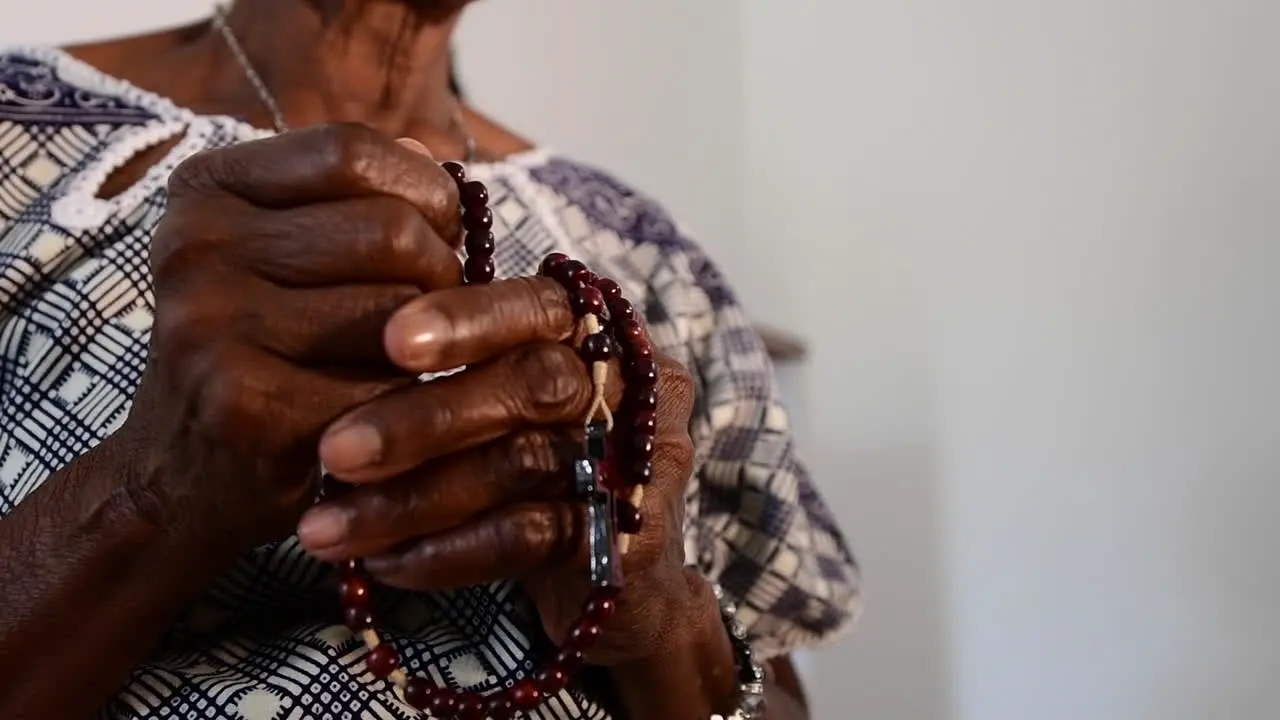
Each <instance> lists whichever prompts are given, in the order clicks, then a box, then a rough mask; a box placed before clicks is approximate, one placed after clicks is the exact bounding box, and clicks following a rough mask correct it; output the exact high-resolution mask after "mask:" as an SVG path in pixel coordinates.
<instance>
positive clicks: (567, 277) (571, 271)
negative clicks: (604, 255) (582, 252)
mask: <svg viewBox="0 0 1280 720" xmlns="http://www.w3.org/2000/svg"><path fill="white" fill-rule="evenodd" d="M588 272H590V271H589V270H587V266H586V265H583V264H582V262H581V261H578V260H567V261H565V262H562V263H560V264H559V265H556V266H555V267H553V268H551V273H550V276H551V278H552V279H554V280H555V281H556V282H558V283H560V284H561V285H564V286H565V287H566V288H567V289H570V290H572V289H573V288H575V287H577V284H580V283H581V282H582V278H583V277H585V275H586V273H588Z"/></svg>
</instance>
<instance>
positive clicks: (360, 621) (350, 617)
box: [342, 607, 374, 632]
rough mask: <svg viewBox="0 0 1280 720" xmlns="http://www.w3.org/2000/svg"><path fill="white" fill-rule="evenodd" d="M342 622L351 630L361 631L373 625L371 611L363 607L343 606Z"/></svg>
mask: <svg viewBox="0 0 1280 720" xmlns="http://www.w3.org/2000/svg"><path fill="white" fill-rule="evenodd" d="M342 622H343V623H344V624H346V626H347V627H348V628H350V629H351V632H362V631H364V630H368V629H370V628H372V627H373V624H374V619H373V613H372V612H370V611H369V609H368V608H363V607H348V608H343V610H342Z"/></svg>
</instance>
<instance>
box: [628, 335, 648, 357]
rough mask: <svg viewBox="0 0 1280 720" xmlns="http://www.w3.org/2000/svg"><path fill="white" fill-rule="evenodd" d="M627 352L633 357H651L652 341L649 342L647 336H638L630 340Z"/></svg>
mask: <svg viewBox="0 0 1280 720" xmlns="http://www.w3.org/2000/svg"><path fill="white" fill-rule="evenodd" d="M627 354H628V355H630V356H631V357H633V358H645V359H652V358H653V343H651V342H649V338H640V339H639V340H632V341H631V344H630V345H629V346H628V347H627Z"/></svg>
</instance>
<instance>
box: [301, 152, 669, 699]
mask: <svg viewBox="0 0 1280 720" xmlns="http://www.w3.org/2000/svg"><path fill="white" fill-rule="evenodd" d="M443 167H444V169H445V170H446V171H447V172H448V173H449V175H450V176H451V177H453V179H454V182H455V183H456V184H457V186H458V196H459V200H460V203H461V205H462V227H463V229H464V231H465V236H464V240H463V249H464V250H465V253H466V260H465V261H464V263H463V278H464V280H465V282H466V284H468V285H479V284H484V283H488V282H490V281H492V280H493V278H494V275H495V268H494V262H493V254H494V236H493V212H492V211H491V210H490V209H489V206H488V205H489V191H488V189H487V188H486V187H485V186H484V184H483V183H480V182H477V181H474V180H467V178H466V171H465V170H464V169H463V167H462V166H461V165H459V164H457V163H452V162H448V163H444V164H443ZM539 274H540V275H544V276H546V277H550V278H552V279H554V280H556V281H557V282H559V283H560V284H561V285H562V286H563V287H564V288H565V289H566V290H567V291H568V292H569V299H570V306H571V308H572V310H573V313H574V315H575V317H577V318H578V319H579V322H580V323H582V329H583V331H584V332H585V338H584V340H583V342H582V346H581V348H580V350H579V354H580V355H581V356H582V359H583V360H584V361H585V362H586V363H587V364H588V366H589V368H590V372H591V382H592V389H593V397H592V403H591V407H590V409H589V410H588V411H587V416H586V418H585V419H584V421H583V426H584V430H585V439H584V441H583V448H582V452H581V454H580V455H579V457H578V458H576V459H575V460H574V463H573V467H572V472H573V476H574V483H573V486H574V489H575V491H576V493H577V496H578V497H579V498H580V499H581V500H582V501H583V502H584V503H585V504H586V509H587V527H586V536H587V542H588V546H589V547H588V550H589V553H588V555H589V558H590V560H589V567H588V570H587V572H588V575H589V578H590V584H591V588H592V590H591V593H590V595H589V597H588V598H587V600H586V602H585V604H584V606H583V611H582V616H581V617H580V618H579V619H578V621H577V622H576V623H574V624H573V626H572V628H571V630H570V632H569V636H568V639H567V640H566V642H565V644H564V646H563V647H560V648H559V649H558V650H557V652H556V653H555V654H554V655H553V656H552V657H551V659H550V661H549V662H548V663H546V664H544V665H543V666H542V667H541V669H539V670H538V671H537V672H536V673H535V674H533V675H532V676H530V677H526V678H524V679H521V680H519V681H517V682H516V683H515V684H514V685H513V686H512V687H511V688H508V689H504V690H500V691H498V692H496V693H492V694H490V695H481V694H479V693H476V692H469V691H461V692H459V691H455V690H452V689H450V688H447V687H442V686H440V685H437V684H436V683H434V682H433V681H432V680H431V679H429V678H427V677H424V676H420V675H418V676H410V675H409V674H408V673H407V672H405V670H404V669H403V668H402V667H401V658H400V654H399V653H398V652H397V651H396V650H395V648H393V647H392V646H391V645H389V644H387V643H384V642H383V641H382V640H381V638H380V637H379V635H378V633H377V631H376V630H375V629H374V616H373V613H372V602H371V600H372V598H371V595H372V582H371V580H370V578H369V577H368V575H367V574H366V573H365V572H364V569H363V567H362V564H361V562H360V561H359V560H349V561H347V562H344V563H342V564H341V565H340V566H339V575H338V576H339V583H338V595H339V598H340V600H341V603H342V608H343V619H344V621H345V623H346V625H347V627H349V628H351V630H352V631H354V632H356V633H358V634H359V635H360V637H361V638H362V639H363V640H364V643H365V646H366V647H367V649H368V655H367V656H366V658H365V665H366V667H367V668H368V670H369V672H370V673H372V674H373V675H374V676H376V677H379V678H386V679H388V680H389V681H390V682H391V683H392V684H393V685H394V686H395V687H396V688H397V689H398V690H399V691H400V693H401V694H402V695H403V698H404V700H405V702H406V703H407V704H409V705H410V706H412V707H414V708H417V709H419V710H425V711H428V712H430V713H431V715H432V717H436V718H447V717H454V718H459V719H461V720H480V719H482V718H492V720H508V719H509V718H512V717H514V716H515V715H516V713H518V712H521V711H529V710H532V709H534V708H536V707H537V706H538V705H539V704H541V703H542V701H543V700H544V699H545V698H548V697H551V696H554V695H556V694H558V693H559V692H560V691H562V690H564V688H565V687H567V686H568V683H569V679H570V676H572V675H573V674H574V672H576V671H577V670H578V669H580V668H581V666H582V665H583V662H584V654H585V653H586V652H587V651H588V650H590V648H591V647H593V646H594V645H595V643H596V641H597V640H599V638H600V633H601V628H602V626H603V625H604V623H605V622H606V621H607V620H608V619H609V618H610V617H611V616H612V615H613V614H614V612H615V611H616V609H617V597H618V594H619V593H620V592H622V589H623V587H624V586H625V581H624V579H623V576H622V564H621V559H622V556H623V555H625V554H626V552H627V549H628V543H629V540H630V538H631V536H633V535H636V534H638V533H639V532H640V529H641V527H642V524H643V523H642V518H641V515H640V503H641V502H642V501H643V499H644V487H645V485H646V484H648V483H649V481H650V480H651V479H652V478H653V448H654V435H655V433H656V429H657V422H656V417H655V413H656V411H657V405H658V389H657V385H658V366H657V362H656V361H655V359H654V353H653V345H652V343H650V341H649V339H648V336H647V334H646V333H645V330H644V326H643V325H642V324H641V323H640V321H639V316H638V315H637V313H636V311H635V308H634V307H633V306H632V305H631V303H630V302H628V301H627V300H626V299H625V298H623V297H622V288H621V287H620V286H619V285H618V283H616V282H614V281H613V280H610V279H609V278H605V277H599V276H597V275H595V274H594V273H592V272H591V271H590V270H588V269H587V267H586V266H585V265H583V264H582V263H581V262H578V261H577V260H571V259H569V258H568V257H567V256H566V255H564V254H562V253H552V254H551V255H548V256H547V257H546V258H545V259H544V260H543V261H542V263H541V265H540V267H539ZM613 359H617V360H619V361H620V365H621V367H622V368H623V372H624V375H625V379H626V381H627V382H626V388H625V392H624V398H623V404H622V406H621V408H620V412H621V414H622V415H623V419H624V420H625V421H626V426H627V428H628V430H629V431H630V433H631V434H630V437H629V438H628V441H627V442H626V443H625V445H623V446H622V447H621V448H618V447H615V445H618V443H614V442H612V440H613V438H610V436H609V435H610V431H611V430H613V428H614V425H615V422H616V420H617V419H616V418H615V417H614V415H613V413H612V411H611V410H610V408H609V406H608V405H607V404H606V403H605V384H606V382H607V380H608V378H609V369H610V361H611V360H613ZM620 463H621V464H620ZM326 482H327V483H330V484H332V479H331V478H326Z"/></svg>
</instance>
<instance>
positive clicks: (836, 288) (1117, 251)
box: [744, 0, 1280, 720]
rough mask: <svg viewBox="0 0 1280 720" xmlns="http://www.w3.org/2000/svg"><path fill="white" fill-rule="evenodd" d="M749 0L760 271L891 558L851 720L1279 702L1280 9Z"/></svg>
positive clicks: (1087, 713) (849, 656)
mask: <svg viewBox="0 0 1280 720" xmlns="http://www.w3.org/2000/svg"><path fill="white" fill-rule="evenodd" d="M745 4H746V8H747V10H746V13H747V25H746V27H747V30H746V36H745V39H744V43H745V47H746V48H747V66H746V77H747V83H748V85H747V88H748V92H747V94H746V97H747V106H748V113H747V120H748V126H747V130H746V133H747V149H746V158H747V163H748V166H747V178H748V184H749V187H748V191H747V202H746V209H747V222H746V227H747V246H746V248H745V250H744V254H748V255H750V256H751V257H753V258H754V259H755V262H756V263H758V269H757V274H756V276H754V277H751V278H748V281H749V282H752V283H754V290H755V296H758V297H763V293H764V291H765V290H764V289H765V287H766V286H767V283H770V282H774V283H777V287H779V288H781V289H782V291H783V292H784V293H785V296H786V301H785V302H781V301H775V302H773V303H771V304H769V305H767V306H766V305H762V306H760V310H761V311H762V312H765V313H777V318H778V319H782V320H786V321H789V322H791V323H793V324H794V325H795V326H796V327H798V328H801V329H802V330H803V331H804V332H806V333H808V334H810V335H811V336H812V337H813V340H814V343H815V345H816V359H815V361H814V364H813V367H812V373H811V376H810V377H809V383H810V385H809V390H810V392H809V399H810V406H809V412H810V418H811V420H812V422H813V423H814V431H815V432H814V433H813V435H812V436H811V437H810V447H814V448H816V449H817V451H818V454H817V462H818V467H819V469H820V470H821V471H822V472H823V475H824V478H825V480H826V483H827V487H828V489H829V491H832V492H833V494H834V496H835V498H836V502H837V505H838V506H839V509H840V511H841V514H842V517H843V519H844V520H845V521H846V522H847V523H848V524H849V527H850V530H851V534H852V537H853V539H854V541H855V545H856V546H857V547H858V549H859V550H860V552H861V556H862V559H863V562H864V565H865V569H866V583H867V605H868V607H867V611H866V615H865V619H864V625H863V629H862V631H861V634H860V635H859V636H858V637H857V638H856V640H855V641H854V642H853V643H850V644H847V645H845V646H843V647H841V648H840V649H839V650H837V651H836V652H834V653H832V654H831V655H830V656H828V657H824V658H822V659H821V660H820V661H819V662H817V663H816V664H815V672H816V673H817V674H818V680H819V686H820V687H821V688H823V692H824V693H825V692H827V691H828V689H830V688H833V687H834V685H833V683H834V682H836V681H841V682H843V683H844V687H845V688H846V690H845V695H846V697H848V699H849V701H850V702H851V704H852V705H853V706H854V707H856V708H858V709H857V710H856V711H854V712H853V713H849V714H845V715H837V714H832V715H829V716H828V717H839V716H844V717H868V718H885V719H889V718H892V719H894V720H907V719H920V720H924V719H925V718H944V717H949V718H956V719H963V720H1004V719H1008V720H1026V719H1032V718H1033V719H1034V720H1058V719H1063V720H1066V719H1068V718H1070V719H1072V720H1077V719H1080V718H1088V719H1089V720H1144V719H1147V718H1151V719H1152V720H1155V719H1157V718H1159V719H1160V720H1173V719H1182V718H1185V719H1187V720H1192V719H1194V720H1206V719H1209V718H1213V719H1217V718H1223V719H1232V720H1235V719H1243V718H1250V719H1255V718H1256V719H1259V720H1261V719H1263V718H1275V717H1280V700H1278V698H1277V695H1278V694H1280V690H1278V689H1277V683H1276V681H1277V679H1280V657H1277V655H1278V653H1280V651H1278V650H1277V647H1280V621H1278V620H1277V619H1276V612H1275V597H1276V596H1277V594H1278V593H1280V563H1277V561H1276V560H1275V558H1274V549H1275V548H1276V547H1277V545H1280V530H1278V529H1277V528H1276V523H1275V521H1274V519H1273V517H1274V512H1275V511H1274V508H1276V507H1277V506H1278V505H1280V483H1277V480H1278V479H1280V478H1278V476H1280V442H1277V441H1278V440H1280V380H1277V375H1276V369H1277V367H1280V331H1278V328H1277V313H1278V312H1280V285H1278V284H1277V277H1278V276H1280V237H1278V235H1280V204H1278V203H1277V191H1278V190H1280V135H1278V130H1277V128H1280V92H1278V91H1280V80H1278V79H1277V78H1280V76H1278V75H1277V74H1276V68H1277V67H1278V66H1280V44H1278V43H1276V41H1275V35H1274V30H1275V28H1277V27H1280V4H1277V3H1275V2H1274V0H1256V1H1249V0H1201V1H1193V0H1107V1H1103V0H1077V1H1076V2H1070V3H1028V2H1018V1H1016V0H969V1H968V2H962V3H961V2H948V1H946V0H915V1H913V2H909V3H888V2H880V3H861V2H837V1H834V0H833V1H830V2H822V1H820V0H789V1H788V2H785V3H779V2H774V1H770V0H748V1H747V2H746V3H745ZM822 700H823V701H824V705H823V707H824V709H826V710H830V711H831V712H833V713H835V712H836V710H835V708H836V706H835V705H834V704H831V703H829V702H828V696H826V695H824V696H823V698H822Z"/></svg>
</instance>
